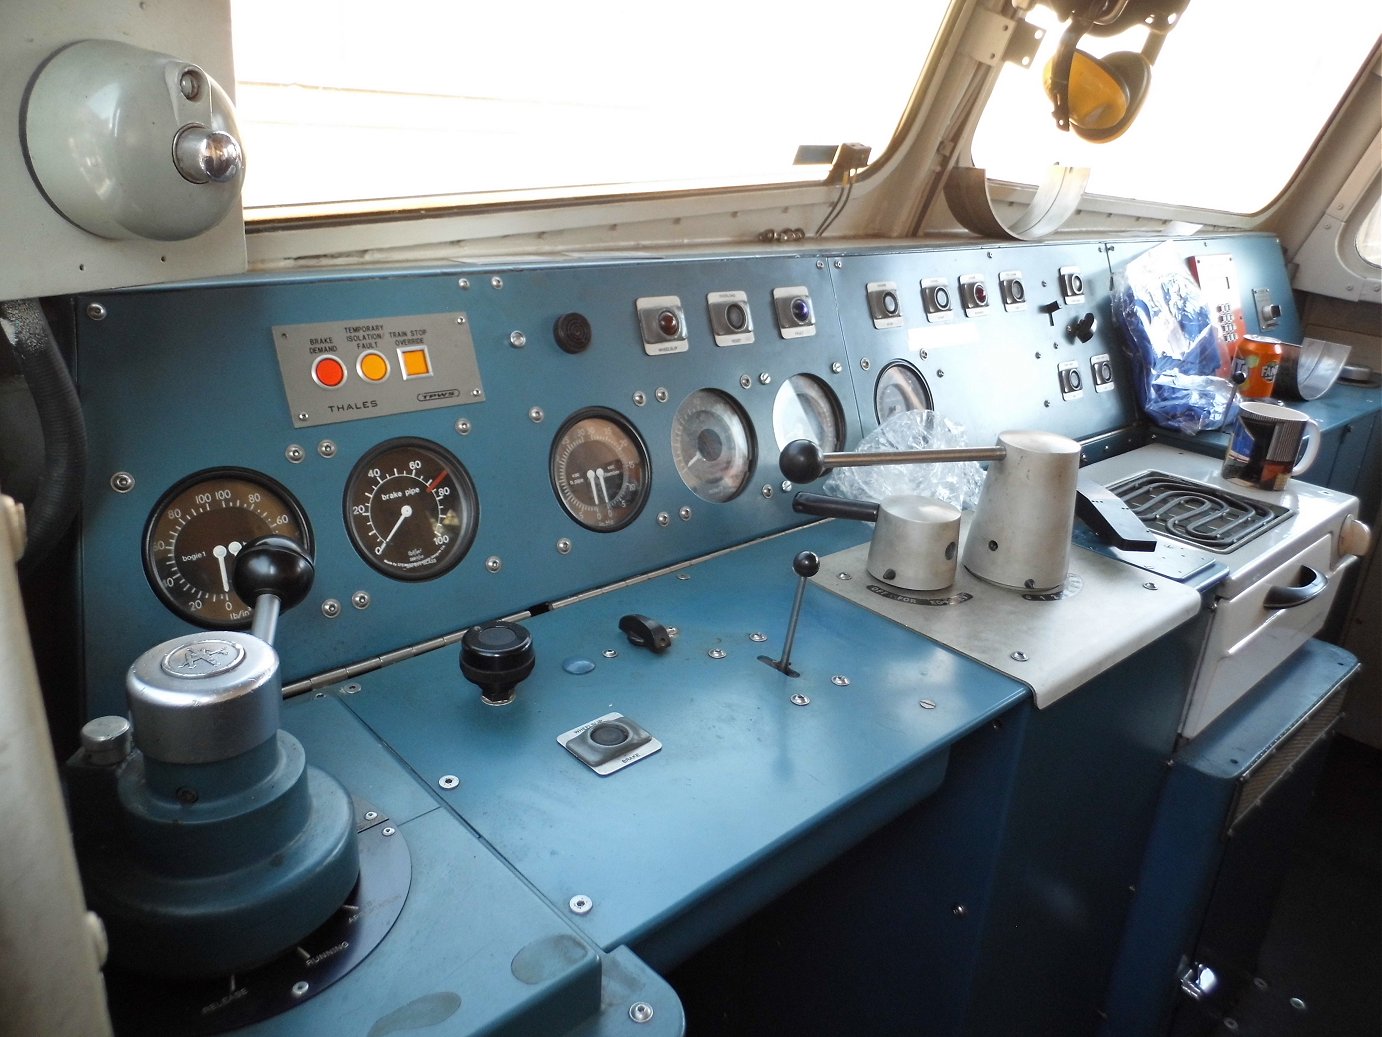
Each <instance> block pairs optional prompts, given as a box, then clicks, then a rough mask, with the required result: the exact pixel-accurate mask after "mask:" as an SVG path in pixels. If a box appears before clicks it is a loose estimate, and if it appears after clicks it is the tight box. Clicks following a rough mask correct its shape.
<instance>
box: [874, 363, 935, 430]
mask: <svg viewBox="0 0 1382 1037" xmlns="http://www.w3.org/2000/svg"><path fill="white" fill-rule="evenodd" d="M873 409H874V413H875V414H877V415H878V424H880V425H881V424H883V422H885V421H887V420H888V419H889V418H891V417H892V416H893V415H894V414H901V413H902V412H903V411H909V410H930V409H931V390H930V389H929V388H927V386H926V379H924V378H922V376H921V372H920V371H918V370H917V369H916V368H915V367H913V366H912V365H911V364H909V363H907V362H906V361H905V360H898V361H895V362H893V363H891V364H889V365H888V366H887V367H885V368H883V370H882V371H880V372H878V381H877V382H875V383H874V386H873Z"/></svg>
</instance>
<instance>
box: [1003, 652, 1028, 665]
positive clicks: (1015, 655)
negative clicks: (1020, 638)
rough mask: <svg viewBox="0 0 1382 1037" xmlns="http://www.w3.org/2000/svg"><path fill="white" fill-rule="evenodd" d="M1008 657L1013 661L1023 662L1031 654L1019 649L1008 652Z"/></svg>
mask: <svg viewBox="0 0 1382 1037" xmlns="http://www.w3.org/2000/svg"><path fill="white" fill-rule="evenodd" d="M1008 658H1009V659H1011V660H1012V661H1013V662H1015V663H1025V662H1026V661H1027V660H1028V659H1030V658H1031V656H1030V655H1028V654H1027V653H1026V652H1021V651H1019V652H1010V653H1008Z"/></svg>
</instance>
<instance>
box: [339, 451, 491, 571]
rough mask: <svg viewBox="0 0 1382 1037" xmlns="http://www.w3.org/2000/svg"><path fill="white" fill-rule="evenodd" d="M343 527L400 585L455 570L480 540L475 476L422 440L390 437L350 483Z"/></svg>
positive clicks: (367, 556)
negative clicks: (402, 582)
mask: <svg viewBox="0 0 1382 1037" xmlns="http://www.w3.org/2000/svg"><path fill="white" fill-rule="evenodd" d="M345 517H346V530H347V532H349V534H350V542H351V543H352V544H353V545H354V546H355V550H356V551H358V552H359V553H360V557H361V558H363V559H364V560H365V561H366V562H368V563H369V564H370V565H371V566H373V567H374V568H375V569H377V570H379V571H380V572H381V573H383V574H384V575H385V576H389V577H391V578H393V579H395V580H430V579H433V578H434V577H437V576H441V575H442V574H443V573H446V572H449V571H450V570H451V569H453V568H455V566H456V563H458V562H459V561H460V560H461V559H462V558H464V557H465V554H466V552H467V551H469V550H470V545H471V543H473V542H474V540H475V531H476V529H477V527H478V525H479V517H480V507H479V501H478V499H477V498H476V495H475V484H474V483H473V482H471V480H470V473H469V472H467V471H466V470H465V466H464V465H462V464H461V462H460V461H458V460H456V458H455V457H453V456H452V455H451V454H450V453H449V452H448V451H446V450H443V449H442V448H441V447H439V446H437V444H435V443H431V442H428V441H427V440H425V439H411V438H405V439H392V440H389V441H388V442H387V443H381V444H380V445H379V446H377V447H375V448H374V449H373V450H371V451H370V452H369V453H367V454H366V455H365V456H364V457H362V458H360V460H359V461H357V462H356V464H355V467H354V468H352V469H351V471H350V478H349V479H348V480H347V481H346V491H345Z"/></svg>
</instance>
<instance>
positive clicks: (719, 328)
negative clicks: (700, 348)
mask: <svg viewBox="0 0 1382 1037" xmlns="http://www.w3.org/2000/svg"><path fill="white" fill-rule="evenodd" d="M705 303H706V306H707V307H709V309H710V334H711V335H712V337H713V338H714V339H715V344H716V345H717V346H746V345H748V344H749V343H750V342H752V341H753V313H752V311H751V310H750V309H749V297H748V294H747V293H746V292H711V293H710V294H709V295H707V296H706V297H705Z"/></svg>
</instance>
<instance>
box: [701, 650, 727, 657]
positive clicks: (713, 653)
mask: <svg viewBox="0 0 1382 1037" xmlns="http://www.w3.org/2000/svg"><path fill="white" fill-rule="evenodd" d="M705 654H706V655H708V656H710V658H712V659H723V658H725V656H727V655H729V653H728V652H726V651H725V650H724V649H723V648H712V649H711V650H710V651H708V652H706V653H705Z"/></svg>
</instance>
